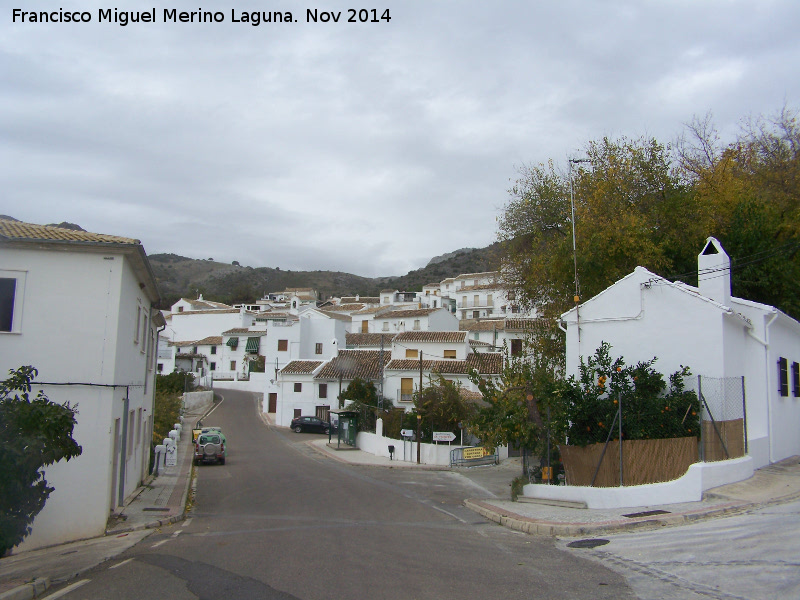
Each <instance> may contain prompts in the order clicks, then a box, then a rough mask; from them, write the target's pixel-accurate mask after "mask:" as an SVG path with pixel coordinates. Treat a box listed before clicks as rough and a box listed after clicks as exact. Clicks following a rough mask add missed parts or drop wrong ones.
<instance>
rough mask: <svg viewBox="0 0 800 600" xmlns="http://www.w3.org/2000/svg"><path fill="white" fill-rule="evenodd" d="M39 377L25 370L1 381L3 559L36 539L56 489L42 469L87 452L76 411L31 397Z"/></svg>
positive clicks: (0, 541) (0, 533)
mask: <svg viewBox="0 0 800 600" xmlns="http://www.w3.org/2000/svg"><path fill="white" fill-rule="evenodd" d="M36 374H37V371H36V369H35V368H33V367H31V366H24V367H20V368H19V369H17V370H16V371H14V370H12V371H10V376H9V378H8V379H6V380H5V381H0V440H2V443H0V557H2V556H3V555H4V554H5V553H6V552H7V551H8V550H10V549H11V548H13V547H14V546H16V545H17V544H19V543H20V542H21V541H22V540H23V539H24V538H25V536H27V535H28V534H30V532H31V523H32V522H33V519H34V517H36V515H37V514H39V512H40V511H41V510H42V509H43V508H44V505H45V502H46V501H47V498H48V497H49V496H50V493H51V492H53V490H54V489H55V488H53V487H52V486H50V485H48V484H47V481H46V480H45V477H44V475H45V474H44V472H43V471H42V468H44V467H46V466H48V465H52V464H54V463H56V462H58V461H60V460H61V459H62V458H63V459H66V460H70V459H71V458H75V457H76V456H80V454H81V452H82V449H81V447H80V446H79V445H78V443H77V442H76V441H75V440H74V439H73V438H72V432H73V430H74V428H75V425H76V423H77V421H76V419H75V415H76V414H77V411H76V407H74V406H70V405H69V403H68V402H67V403H64V404H57V403H55V402H52V401H51V400H50V399H49V398H48V397H47V396H46V395H45V394H44V392H43V391H41V390H40V391H39V393H38V394H37V396H36V397H35V398H31V397H30V392H31V385H32V383H33V380H34V378H35V377H36Z"/></svg>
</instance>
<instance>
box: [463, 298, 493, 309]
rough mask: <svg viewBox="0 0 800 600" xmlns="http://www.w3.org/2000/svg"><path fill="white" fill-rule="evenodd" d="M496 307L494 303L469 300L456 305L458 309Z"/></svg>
mask: <svg viewBox="0 0 800 600" xmlns="http://www.w3.org/2000/svg"><path fill="white" fill-rule="evenodd" d="M493 306H494V302H487V301H485V300H479V301H478V302H475V301H474V300H467V301H466V302H463V301H462V302H459V303H458V304H456V308H491V307H493Z"/></svg>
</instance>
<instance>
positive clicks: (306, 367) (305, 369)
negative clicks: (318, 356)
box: [281, 360, 323, 375]
mask: <svg viewBox="0 0 800 600" xmlns="http://www.w3.org/2000/svg"><path fill="white" fill-rule="evenodd" d="M322 362H323V361H321V360H293V361H292V362H290V363H289V364H288V365H286V366H285V367H283V368H282V369H281V373H284V374H294V375H304V374H305V375H308V374H310V373H313V372H314V370H315V369H316V368H317V367H319V366H320V365H321V364H322Z"/></svg>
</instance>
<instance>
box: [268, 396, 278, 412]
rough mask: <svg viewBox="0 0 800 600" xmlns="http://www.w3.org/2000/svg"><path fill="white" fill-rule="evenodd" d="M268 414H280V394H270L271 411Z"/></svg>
mask: <svg viewBox="0 0 800 600" xmlns="http://www.w3.org/2000/svg"><path fill="white" fill-rule="evenodd" d="M268 412H271V413H273V414H275V413H276V412H278V394H277V393H276V392H270V394H269V409H268Z"/></svg>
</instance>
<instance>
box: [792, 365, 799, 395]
mask: <svg viewBox="0 0 800 600" xmlns="http://www.w3.org/2000/svg"><path fill="white" fill-rule="evenodd" d="M792 394H793V395H794V397H795V398H800V363H796V362H793V363H792Z"/></svg>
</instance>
